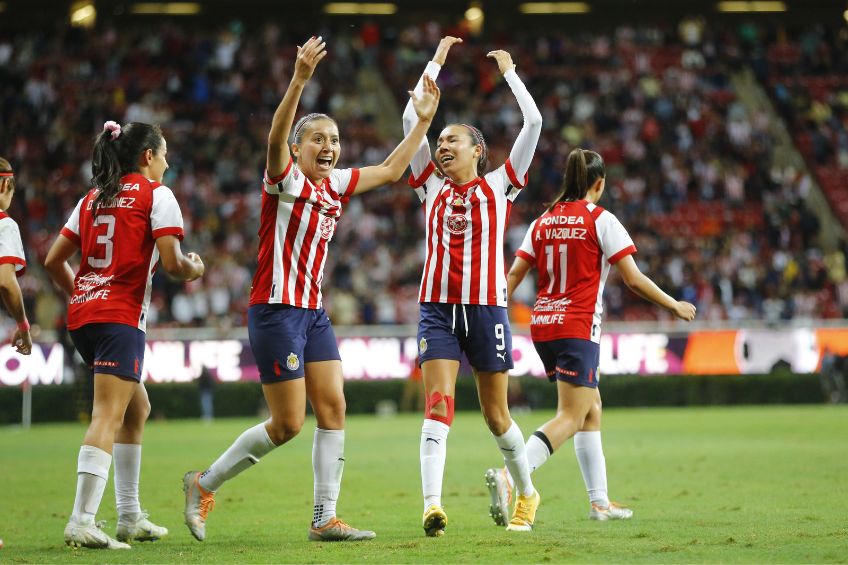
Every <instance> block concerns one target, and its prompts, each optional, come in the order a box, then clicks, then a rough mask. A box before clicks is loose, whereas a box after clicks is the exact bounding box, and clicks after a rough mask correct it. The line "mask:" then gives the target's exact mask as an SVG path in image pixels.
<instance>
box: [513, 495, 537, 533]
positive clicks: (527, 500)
mask: <svg viewBox="0 0 848 565" xmlns="http://www.w3.org/2000/svg"><path fill="white" fill-rule="evenodd" d="M539 501H540V497H539V491H537V490H534V491H533V494H531V495H530V496H523V495H518V500H517V501H516V503H515V510H514V511H513V512H512V520H510V521H509V524H508V525H507V527H506V529H507V530H509V531H512V532H529V531H530V530H532V529H533V522H534V521H535V520H536V510H538V509H539Z"/></svg>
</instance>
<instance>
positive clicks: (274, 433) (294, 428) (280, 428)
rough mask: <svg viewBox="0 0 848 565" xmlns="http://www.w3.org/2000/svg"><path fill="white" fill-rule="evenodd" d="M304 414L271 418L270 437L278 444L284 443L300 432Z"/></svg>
mask: <svg viewBox="0 0 848 565" xmlns="http://www.w3.org/2000/svg"><path fill="white" fill-rule="evenodd" d="M303 420H304V418H303V417H302V416H300V417H298V416H290V417H287V418H273V417H272V418H271V422H270V424H269V425H268V427H267V429H268V437H270V438H271V441H273V442H274V444H276V445H282V444H284V443H286V442H287V441H289V440H290V439H292V438H293V437H295V436H296V435H297V434H299V433H300V430H301V428H302V427H303Z"/></svg>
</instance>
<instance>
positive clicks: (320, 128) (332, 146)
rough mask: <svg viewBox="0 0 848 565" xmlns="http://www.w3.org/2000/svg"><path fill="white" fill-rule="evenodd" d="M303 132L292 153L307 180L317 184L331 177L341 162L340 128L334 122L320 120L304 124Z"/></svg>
mask: <svg viewBox="0 0 848 565" xmlns="http://www.w3.org/2000/svg"><path fill="white" fill-rule="evenodd" d="M302 130H303V131H302V132H298V137H299V138H300V141H299V142H298V141H297V140H296V141H295V143H292V146H291V152H292V155H294V157H295V159H297V166H298V167H299V168H300V170H301V171H303V174H304V175H306V178H308V179H309V180H311V181H313V182H315V183H317V182H320V181H321V180H323V179H325V178H328V177H329V176H330V173H331V172H332V170H333V169H334V168H335V167H336V163H337V162H338V160H339V155H340V154H341V143H340V142H339V128H338V126H337V125H336V123H335V122H334V121H332V120H328V119H326V118H318V119H315V120H312V121H310V122H308V123H306V124H304V125H303V126H302Z"/></svg>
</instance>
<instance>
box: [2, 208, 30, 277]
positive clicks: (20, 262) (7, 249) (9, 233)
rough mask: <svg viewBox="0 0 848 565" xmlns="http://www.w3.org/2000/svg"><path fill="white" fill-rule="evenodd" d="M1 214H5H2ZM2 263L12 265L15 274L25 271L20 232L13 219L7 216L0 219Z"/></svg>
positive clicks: (18, 274) (19, 274)
mask: <svg viewBox="0 0 848 565" xmlns="http://www.w3.org/2000/svg"><path fill="white" fill-rule="evenodd" d="M3 216H6V215H5V214H3ZM2 264H11V265H14V266H15V274H16V275H17V276H21V275H22V274H24V271H26V258H25V257H24V245H23V242H22V241H21V232H20V230H19V229H18V224H16V223H15V220H13V219H12V218H10V217H8V216H6V217H3V218H2V219H0V265H2Z"/></svg>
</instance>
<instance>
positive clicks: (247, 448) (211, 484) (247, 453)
mask: <svg viewBox="0 0 848 565" xmlns="http://www.w3.org/2000/svg"><path fill="white" fill-rule="evenodd" d="M275 447H277V446H276V445H274V442H273V441H271V438H270V437H269V436H268V430H266V429H265V423H264V422H263V423H261V424H258V425H256V426H253V427H252V428H250V429H248V430H245V431H244V433H243V434H241V435H240V436H239V437H238V438H236V440H235V441H234V442H233V444H232V445H231V446H230V447H229V449H227V450H226V451H225V452H224V453H223V454H222V455H221V456H220V457H219V458H218V459H217V460H216V461H215V462H214V463H212V465H210V466H209V468H208V469H206V470H205V471H204V472H203V473H202V474H201V475H200V479H199V480H198V483H200V486H201V487H203V488H204V489H205V490H208V491H212V492H215V491H216V490H218V489H219V488H221V485H222V484H224V482H225V481H228V480H230V479H232V478H233V477H235V476H236V475H238V474H239V473H241V472H242V471H244V470H245V469H247V468H248V467H251V466H253V465H255V464H256V463H258V462H259V460H260V459H262V457H263V456H265V455H267V454H268V453H270V452H271V451H272V450H273V449H274V448H275Z"/></svg>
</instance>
